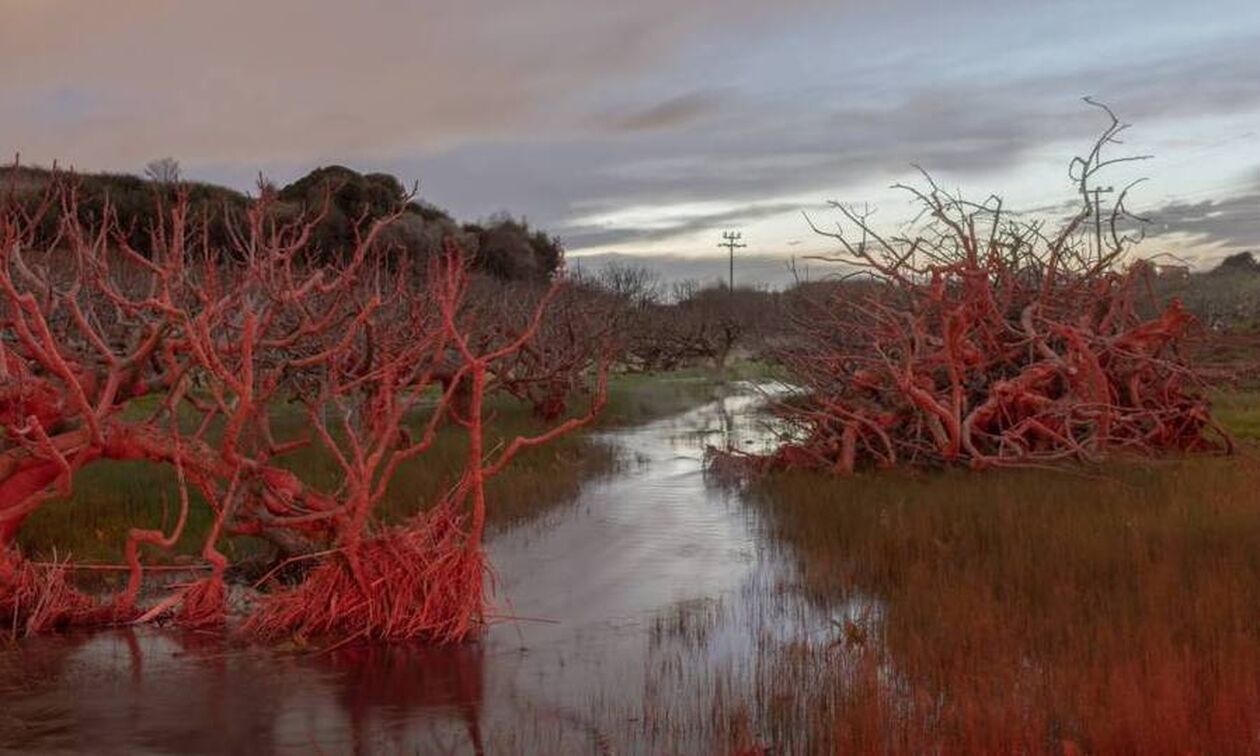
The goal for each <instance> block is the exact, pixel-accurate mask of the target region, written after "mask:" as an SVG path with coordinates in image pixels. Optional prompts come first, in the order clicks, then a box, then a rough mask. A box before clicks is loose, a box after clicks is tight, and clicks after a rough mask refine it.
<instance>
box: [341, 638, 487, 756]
mask: <svg viewBox="0 0 1260 756" xmlns="http://www.w3.org/2000/svg"><path fill="white" fill-rule="evenodd" d="M321 661H322V664H321V666H324V667H327V668H329V669H331V670H332V671H334V672H335V673H336V675H337V680H336V684H337V685H338V691H337V698H338V700H339V701H340V703H341V704H342V706H343V708H344V709H345V711H346V713H347V715H348V716H349V718H350V726H351V729H352V734H353V738H354V742H355V746H356V749H357V750H358V751H359V752H370V751H372V750H374V749H372V748H371V744H370V743H369V742H368V736H369V724H370V719H371V717H372V715H373V714H374V713H378V712H385V713H388V714H396V713H405V714H408V715H414V714H416V713H418V712H420V711H423V710H425V709H433V710H438V711H449V710H450V709H455V710H457V711H458V712H459V714H460V717H461V718H462V719H463V721H464V727H465V729H466V730H467V733H468V740H469V744H470V745H472V748H473V751H474V753H478V754H480V753H483V752H484V743H483V741H482V737H481V709H482V705H483V687H484V686H483V676H484V667H485V660H484V652H483V649H482V646H481V644H479V643H464V644H456V645H452V646H442V647H436V646H427V645H411V644H403V645H386V646H380V645H373V644H364V645H355V646H347V647H345V648H341V649H337V650H336V651H334V652H332V653H330V654H328V655H327V656H326V657H322V658H321ZM382 719H383V721H384V722H385V723H386V725H387V726H388V725H393V726H394V732H393V736H394V740H395V743H396V745H398V746H399V750H400V751H401V750H410V749H409V748H407V747H406V745H405V744H406V733H405V732H404V731H402V728H404V727H405V726H406V724H407V723H408V722H410V721H414V718H413V717H411V716H402V717H400V716H385V717H383V718H382Z"/></svg>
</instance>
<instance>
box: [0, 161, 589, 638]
mask: <svg viewBox="0 0 1260 756" xmlns="http://www.w3.org/2000/svg"><path fill="white" fill-rule="evenodd" d="M76 196H77V195H76V191H75V187H74V184H73V181H72V180H68V179H67V180H62V181H58V182H55V183H54V185H53V186H52V187H51V188H50V190H49V191H48V192H47V193H46V194H45V195H43V197H42V198H41V199H40V200H39V201H37V202H32V201H30V200H28V199H23V201H17V200H16V199H15V197H14V196H13V194H12V192H10V196H9V197H8V198H7V200H6V202H5V205H4V207H3V209H2V210H0V294H2V295H3V311H2V312H3V327H4V334H5V339H4V341H3V342H0V350H3V351H2V352H0V422H2V423H3V429H4V446H3V448H2V449H0V614H2V613H6V612H7V613H8V614H11V615H14V616H22V617H23V618H24V619H25V621H26V622H27V625H28V626H29V627H31V628H37V627H38V626H39V625H44V624H48V623H55V622H66V621H74V620H79V621H102V619H111V620H124V619H126V620H130V619H136V618H139V619H149V618H154V617H158V616H161V615H163V614H165V613H167V612H169V611H176V610H177V611H178V613H179V615H180V617H181V618H182V619H183V620H184V621H186V622H190V623H204V622H217V621H221V620H222V618H223V615H224V596H225V586H224V582H223V577H224V573H225V570H226V568H227V559H226V557H225V556H224V555H223V554H222V552H221V551H220V550H219V548H218V545H219V543H220V540H221V539H222V538H223V537H224V536H226V535H232V534H252V535H258V536H261V537H264V538H267V539H269V540H271V541H273V542H274V543H276V544H277V545H279V546H280V547H281V549H282V551H283V552H284V553H287V554H291V555H303V554H306V555H310V554H318V555H320V558H319V563H318V564H317V565H316V566H315V568H314V569H313V570H311V572H310V574H309V579H308V580H307V581H306V582H305V583H303V584H301V585H299V586H297V587H296V588H293V589H291V590H288V591H282V592H280V593H278V594H276V595H274V596H272V597H270V598H269V599H268V600H267V601H265V602H264V604H263V607H262V610H261V612H260V613H259V614H258V615H257V616H255V617H253V618H252V619H251V621H250V622H249V623H248V626H249V627H251V628H253V629H255V630H257V631H259V632H262V633H264V634H274V633H278V632H282V631H301V632H321V633H341V634H343V635H347V636H350V635H365V636H370V637H378V638H403V637H430V638H435V639H440V640H453V639H458V638H462V637H463V636H464V635H466V634H467V633H468V632H469V631H470V630H472V629H473V628H474V627H475V626H476V624H477V622H478V621H479V620H480V618H481V611H482V605H483V603H484V599H483V595H482V587H481V586H482V575H483V570H484V564H483V560H482V556H481V551H480V543H481V537H482V533H483V530H484V522H485V508H486V502H485V493H484V481H485V480H486V479H487V478H488V477H489V476H492V475H494V474H496V473H497V472H499V471H500V470H502V469H503V468H504V466H505V465H506V464H507V463H508V462H509V461H510V460H511V458H512V457H513V456H514V455H515V454H516V453H517V452H518V451H519V450H520V449H523V448H526V447H529V446H533V445H537V444H542V443H546V442H548V441H550V440H551V439H553V438H555V437H557V436H558V435H560V434H562V433H565V432H568V431H570V430H573V429H574V428H577V427H579V426H581V425H583V424H585V423H587V422H589V421H590V420H591V419H592V418H593V416H594V413H595V412H596V411H598V409H599V407H600V406H601V404H602V401H603V379H602V375H603V371H602V369H600V366H602V364H603V363H602V362H600V361H597V360H593V359H586V360H585V361H583V362H582V363H581V367H580V368H568V367H564V368H561V367H556V368H555V370H556V371H557V372H560V371H562V370H569V371H570V372H571V373H574V375H572V376H571V381H570V382H571V383H573V382H575V381H579V380H581V379H583V378H586V377H588V376H590V375H594V374H597V375H598V376H599V378H598V380H597V381H596V389H595V391H594V392H593V400H592V402H591V405H590V408H589V410H588V411H587V412H586V413H584V414H582V415H580V416H577V417H571V418H569V419H567V420H563V421H562V422H561V421H559V418H556V419H557V421H558V422H557V424H555V425H554V426H553V427H552V428H551V429H550V430H548V431H546V432H544V433H542V434H541V435H539V436H537V437H533V438H520V439H516V440H515V441H513V442H512V443H509V444H508V445H507V446H506V447H505V448H504V449H503V450H502V451H500V452H499V454H498V455H497V456H493V457H491V458H489V459H487V451H486V449H485V447H484V442H483V438H484V433H485V428H484V412H483V400H484V396H485V392H486V390H487V375H492V374H495V372H496V371H499V372H502V371H503V370H504V367H503V366H504V365H505V364H507V363H509V362H511V361H513V360H515V359H517V358H518V355H520V354H521V353H522V352H523V351H524V350H527V349H528V348H530V346H531V344H532V343H533V342H534V341H535V339H537V338H538V336H539V333H540V324H541V323H542V322H544V320H545V317H544V316H545V314H546V308H547V305H548V303H549V302H550V301H551V300H552V299H553V298H554V297H555V296H557V295H556V294H555V293H551V294H548V295H545V296H542V297H540V298H539V299H538V303H537V307H536V308H535V310H534V311H533V313H532V315H531V317H529V318H528V319H526V320H525V321H524V322H522V323H519V324H517V325H516V327H515V328H514V329H509V328H500V329H498V330H497V331H495V334H496V336H495V338H492V339H489V340H486V339H480V340H477V339H474V338H473V337H472V334H473V333H475V332H477V329H478V328H479V325H478V322H476V321H475V320H474V319H473V315H472V314H471V313H472V312H473V310H474V309H475V308H472V307H470V306H468V304H467V302H466V301H465V294H466V291H467V289H468V274H467V268H466V265H465V260H464V257H463V255H461V254H460V252H459V251H458V250H457V249H455V248H454V247H448V249H447V251H446V253H445V254H443V255H440V256H438V258H437V259H434V260H432V261H430V262H429V264H428V266H427V275H424V276H420V277H417V276H416V275H415V272H414V271H415V270H416V266H415V265H413V264H411V263H410V262H409V261H406V260H403V259H400V257H399V256H398V255H397V254H396V252H397V250H394V249H389V248H387V245H386V244H385V242H384V241H383V238H384V236H385V235H383V231H384V230H385V229H387V228H388V227H389V225H390V224H391V223H392V222H393V221H394V220H395V218H396V216H386V217H383V218H378V219H377V220H375V221H373V222H372V223H370V224H367V225H363V224H360V229H359V230H358V231H356V233H355V237H354V241H353V244H352V245H351V249H349V250H346V251H345V254H342V255H336V256H332V257H333V258H334V259H336V260H338V261H339V262H337V263H336V264H334V265H328V264H321V263H320V262H318V261H317V259H316V258H315V256H314V252H315V250H314V249H313V246H312V244H311V234H312V230H313V229H314V228H315V227H316V226H317V224H318V223H319V222H320V220H321V217H322V215H321V214H316V215H315V216H314V217H301V218H291V217H288V216H287V215H286V213H284V212H283V211H282V210H281V209H280V208H278V207H276V206H275V205H274V203H273V202H272V199H271V198H270V197H269V196H267V195H266V193H264V196H263V197H262V198H261V199H260V200H258V201H256V202H254V203H252V204H251V205H250V206H249V208H248V210H247V211H246V213H245V215H244V217H242V218H237V219H235V220H234V221H233V222H232V223H230V224H229V234H228V237H229V240H230V241H229V243H228V244H226V245H219V244H214V243H212V242H211V237H210V235H209V234H208V233H207V225H206V223H205V220H204V219H203V218H197V217H190V212H189V209H188V208H189V204H188V201H187V198H186V197H185V196H183V195H181V196H179V197H178V199H177V200H176V201H175V203H174V204H173V205H172V206H171V207H168V208H164V209H163V213H162V217H163V218H164V222H162V223H160V224H158V225H157V226H156V227H155V228H153V229H152V232H151V236H152V242H151V245H150V247H151V251H150V253H149V254H147V255H146V254H141V253H139V252H137V251H136V250H135V249H133V248H131V247H130V246H129V244H128V243H127V234H126V233H124V232H125V231H127V229H121V228H119V227H118V224H117V223H116V221H115V219H114V218H113V217H112V216H111V215H110V214H109V213H108V211H107V213H106V216H105V217H103V218H99V219H96V222H95V223H87V222H85V221H84V220H82V218H81V214H80V213H79V212H78V208H77V206H76ZM52 210H59V211H60V212H58V213H56V215H57V223H58V233H57V234H56V235H55V237H54V243H53V244H51V245H46V246H44V247H41V248H39V249H31V245H32V242H33V240H35V239H36V238H37V230H38V229H40V228H41V226H42V225H43V224H45V223H46V217H47V216H48V215H49V213H50V211H52ZM39 238H46V237H39ZM328 258H329V256H327V255H322V256H321V257H320V258H319V259H320V260H327V259H328ZM563 287H564V284H563V282H561V283H558V284H556V285H555V287H554V288H555V291H560V290H562V289H563ZM586 345H587V346H588V348H592V349H593V348H594V346H595V345H594V342H587V343H586ZM533 359H534V361H535V362H536V363H537V366H536V369H537V370H538V371H540V372H546V370H547V369H548V366H547V364H546V359H547V358H546V354H545V353H544V354H542V355H540V356H537V357H535V358H533ZM595 363H598V364H597V365H595V366H594V367H593V365H594V364H595ZM575 371H576V372H575ZM457 392H459V393H460V394H461V396H462V398H463V400H464V401H463V402H461V403H460V404H461V405H462V406H457V404H456V402H454V401H453V400H454V397H455V395H456V393H457ZM142 396H147V397H150V398H151V399H150V402H149V403H147V404H146V405H145V406H146V407H147V408H148V411H146V412H143V413H141V412H138V411H136V408H135V407H134V406H132V405H134V402H133V400H134V399H137V398H139V397H142ZM282 403H296V404H297V405H298V406H300V407H302V409H303V410H304V413H305V415H306V418H307V421H308V422H307V424H306V425H307V427H308V428H309V429H310V433H309V435H308V436H306V437H299V438H278V437H277V433H276V432H275V430H274V428H273V421H274V417H275V414H276V408H277V407H278V406H280V405H281V404H282ZM417 416H421V420H420V421H419V425H418V426H417V425H416V424H415V419H416V417H417ZM448 417H451V418H453V419H454V420H455V421H456V422H457V423H459V424H460V425H461V426H462V427H463V428H464V429H465V430H466V432H467V434H468V436H469V439H470V449H471V451H470V456H469V458H468V462H467V466H466V469H465V471H464V474H463V476H462V478H461V479H460V481H459V483H458V484H457V485H456V486H454V488H453V489H452V490H451V491H450V492H449V493H448V495H447V496H446V497H445V498H444V500H443V501H442V502H441V503H440V504H439V505H438V506H436V507H434V508H433V509H431V510H429V511H428V512H425V513H424V514H420V515H417V516H416V517H415V518H414V519H413V520H412V521H410V522H408V523H407V524H405V525H404V526H401V527H398V528H394V529H382V528H381V527H380V526H379V525H377V524H376V521H375V518H374V517H373V512H374V510H375V508H376V507H377V506H378V505H379V503H380V502H381V500H382V499H383V498H384V497H385V495H386V491H387V489H388V486H389V482H390V480H391V479H392V478H393V475H394V473H395V472H396V471H397V469H398V467H399V465H401V464H403V463H404V462H406V461H407V460H410V459H412V458H414V457H417V456H419V455H421V454H423V453H424V452H425V451H426V450H427V449H429V448H430V447H431V446H432V444H433V442H434V439H435V434H436V430H437V428H438V427H439V426H440V425H441V424H442V423H443V421H444V420H445V419H447V418H448ZM310 444H317V445H319V446H320V447H322V448H323V450H324V452H325V453H326V454H327V455H328V456H330V457H331V458H332V459H333V460H335V462H336V465H337V467H338V469H339V473H340V475H339V480H338V481H337V482H336V484H335V485H333V486H331V487H329V486H324V487H321V486H320V485H318V484H317V482H316V481H310V480H303V479H301V477H300V476H298V475H297V474H295V473H294V472H292V471H291V470H289V469H286V467H285V466H284V458H285V456H286V455H289V454H292V453H293V452H294V451H296V450H298V449H300V448H303V447H304V446H307V445H310ZM104 459H115V460H120V459H146V460H150V461H153V462H157V463H160V464H164V465H169V466H170V467H172V468H173V469H174V470H175V472H176V477H177V480H178V481H179V487H180V514H179V516H178V518H177V520H176V523H175V526H174V529H173V531H172V532H171V533H169V534H167V533H162V532H159V531H152V530H143V529H136V530H133V531H132V532H131V534H130V536H129V539H128V542H127V544H126V550H125V551H126V555H127V560H128V563H129V564H130V567H131V579H130V581H129V583H128V586H127V589H126V590H125V591H124V592H123V593H121V594H120V595H119V596H117V597H115V600H113V601H112V602H110V603H109V604H107V605H105V606H103V607H96V606H94V605H93V604H91V602H87V601H85V600H83V599H82V597H78V596H77V595H75V594H72V593H69V592H65V596H66V597H65V598H64V599H63V600H62V601H61V602H60V608H58V607H56V606H45V607H44V608H43V609H41V610H40V612H39V613H37V614H38V616H36V614H33V613H32V612H33V611H34V608H33V607H32V606H31V603H30V597H31V596H32V595H35V594H36V593H37V592H38V591H37V590H36V586H33V581H37V580H39V579H41V576H40V575H39V573H38V571H34V570H32V569H31V565H29V564H27V563H23V562H21V560H20V558H18V557H17V555H16V552H15V550H14V548H13V547H14V541H15V538H16V535H17V533H18V531H19V529H20V527H21V524H22V522H23V520H24V519H25V517H26V516H27V515H28V514H29V513H30V512H32V511H34V510H35V509H36V508H38V507H39V506H40V505H42V504H43V503H44V502H46V501H47V500H48V499H50V498H52V497H54V496H58V495H64V494H65V493H67V492H68V491H69V490H70V487H71V485H72V483H73V481H74V478H75V474H76V472H77V471H78V470H80V469H82V467H83V466H85V465H87V464H90V463H93V462H96V461H98V460H104ZM189 487H192V488H194V489H195V490H197V491H198V492H199V493H200V494H201V499H202V500H204V502H205V503H206V505H207V506H209V507H210V508H211V510H212V511H213V521H214V524H213V527H212V528H211V530H210V532H209V534H208V536H207V538H206V541H205V543H204V544H203V548H202V551H201V553H202V556H203V557H204V558H205V559H206V561H207V562H208V563H209V564H210V566H211V567H212V571H211V573H210V576H209V577H207V578H206V579H204V580H201V581H198V582H196V583H194V584H193V585H191V586H185V587H183V588H180V589H177V590H176V591H175V592H174V593H173V594H172V595H170V596H169V597H168V598H167V599H165V600H163V601H161V602H159V603H158V604H157V605H156V606H152V607H148V608H146V609H144V610H141V609H139V608H137V607H136V603H137V598H138V595H139V590H140V587H141V583H142V579H143V570H142V566H141V561H140V548H139V547H140V545H141V544H151V545H153V546H156V547H162V548H170V547H172V546H173V545H174V544H175V543H176V542H177V541H178V539H179V538H180V535H181V532H182V529H183V527H184V524H185V523H186V522H187V519H188V510H189V507H190V506H191V501H192V497H190V495H189V492H188V489H189ZM60 574H61V573H60V572H58V575H60ZM51 578H52V576H51V574H49V575H45V576H43V579H44V580H45V585H44V586H43V588H42V589H40V590H43V591H44V592H45V593H46V592H47V587H48V585H51V583H49V582H48V581H49V580H51ZM58 585H60V583H58ZM334 599H335V600H334ZM22 602H26V603H25V605H24V604H23V603H22ZM43 603H44V604H47V602H43ZM330 606H331V607H333V608H332V609H329V607H330Z"/></svg>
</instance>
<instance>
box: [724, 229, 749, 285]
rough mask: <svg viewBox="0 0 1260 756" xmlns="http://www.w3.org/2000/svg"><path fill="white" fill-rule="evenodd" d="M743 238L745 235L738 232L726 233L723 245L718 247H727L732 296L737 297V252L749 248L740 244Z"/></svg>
mask: <svg viewBox="0 0 1260 756" xmlns="http://www.w3.org/2000/svg"><path fill="white" fill-rule="evenodd" d="M743 237H744V235H743V234H741V233H739V232H738V231H726V232H724V233H723V234H722V243H721V244H719V245H718V247H725V248H726V251H727V252H728V253H729V254H730V258H731V260H730V262H731V278H730V284H729V286H730V293H731V296H734V295H735V250H737V249H742V248H744V247H747V246H748V245H747V244H743V243H741V242H740V239H742V238H743Z"/></svg>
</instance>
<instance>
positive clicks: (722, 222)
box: [563, 202, 803, 249]
mask: <svg viewBox="0 0 1260 756" xmlns="http://www.w3.org/2000/svg"><path fill="white" fill-rule="evenodd" d="M802 209H803V207H802V205H800V204H799V203H795V202H774V203H768V204H751V205H741V206H738V207H733V208H730V209H725V210H717V211H698V212H691V213H683V214H679V215H675V216H673V217H668V218H664V219H661V220H656V221H653V222H639V223H631V222H625V221H621V222H618V220H617V219H616V216H614V217H613V218H612V219H610V220H608V221H600V220H599V219H593V220H591V221H589V222H585V223H584V222H582V221H577V222H574V223H573V224H572V225H570V226H568V227H567V228H566V231H565V233H564V234H563V239H564V242H565V244H566V245H567V246H569V247H570V248H572V249H583V248H587V247H607V246H613V245H617V244H625V243H628V242H643V241H659V240H662V239H672V238H676V237H679V236H686V235H689V234H692V233H694V232H697V231H708V230H712V229H717V228H729V227H730V226H733V225H734V226H738V225H743V224H746V223H750V222H752V221H755V220H758V219H760V218H768V217H772V216H775V215H782V214H784V213H790V212H799V211H800V210H802ZM629 215H630V217H633V213H632V212H631V213H630V214H629ZM623 217H624V216H623Z"/></svg>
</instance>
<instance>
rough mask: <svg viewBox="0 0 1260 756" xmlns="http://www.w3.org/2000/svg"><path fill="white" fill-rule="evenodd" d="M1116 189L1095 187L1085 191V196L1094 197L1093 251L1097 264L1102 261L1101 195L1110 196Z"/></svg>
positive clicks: (1112, 187)
mask: <svg viewBox="0 0 1260 756" xmlns="http://www.w3.org/2000/svg"><path fill="white" fill-rule="evenodd" d="M1115 190H1116V188H1115V187H1114V186H1108V187H1101V186H1096V187H1094V188H1093V189H1088V190H1086V192H1085V193H1086V194H1092V195H1094V245H1095V251H1096V252H1097V253H1098V260H1099V262H1101V261H1102V257H1103V251H1102V199H1101V195H1104V194H1111V193H1112V192H1114V191H1115Z"/></svg>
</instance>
